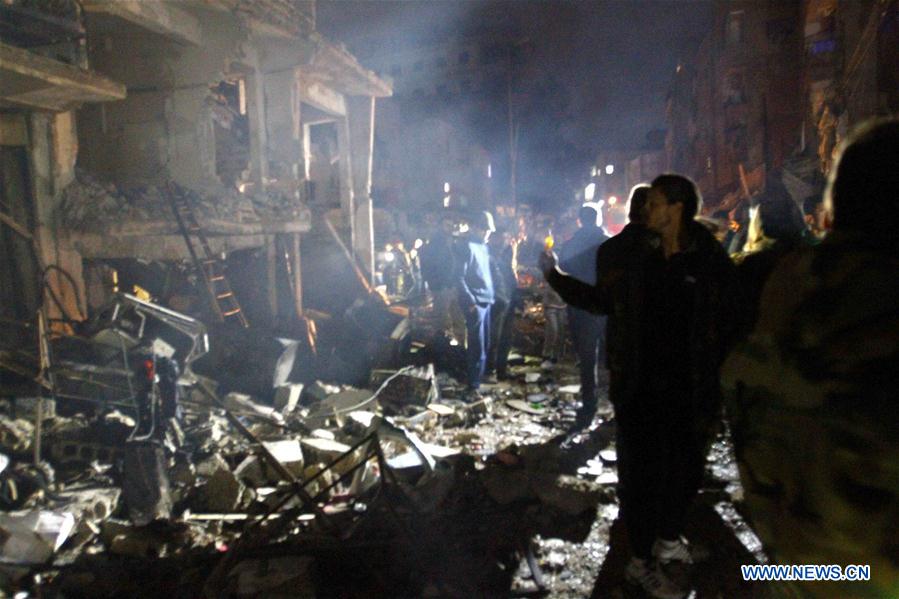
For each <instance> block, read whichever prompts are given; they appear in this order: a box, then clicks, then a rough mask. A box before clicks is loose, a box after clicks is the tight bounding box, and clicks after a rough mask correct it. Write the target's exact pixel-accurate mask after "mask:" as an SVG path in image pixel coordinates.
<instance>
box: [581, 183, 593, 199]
mask: <svg viewBox="0 0 899 599" xmlns="http://www.w3.org/2000/svg"><path fill="white" fill-rule="evenodd" d="M594 195H596V183H588V184H587V187H585V188H584V199H585V200H586V201H588V202H592V201H593V196H594Z"/></svg>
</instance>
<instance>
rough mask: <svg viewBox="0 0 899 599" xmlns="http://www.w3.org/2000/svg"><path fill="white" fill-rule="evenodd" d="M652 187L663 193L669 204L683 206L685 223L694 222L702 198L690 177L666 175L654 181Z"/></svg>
mask: <svg viewBox="0 0 899 599" xmlns="http://www.w3.org/2000/svg"><path fill="white" fill-rule="evenodd" d="M652 187H653V189H658V190H659V191H661V192H662V194H663V195H664V196H665V199H667V200H668V203H669V204H683V206H684V210H683V220H684V222H689V221H691V220H693V219H694V218H695V217H696V215H697V214H698V213H699V208H700V207H701V206H702V197H701V196H700V195H699V190H698V189H697V188H696V184H695V183H693V181H692V180H690V178H689V177H685V176H683V175H675V174H673V173H665V174H663V175H659V176H658V177H656V178H655V179H653V180H652Z"/></svg>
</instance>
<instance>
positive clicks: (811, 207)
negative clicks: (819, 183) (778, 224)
mask: <svg viewBox="0 0 899 599" xmlns="http://www.w3.org/2000/svg"><path fill="white" fill-rule="evenodd" d="M823 203H824V198H822V197H821V196H819V195H812V196H809V197H807V198H805V199H804V200H802V213H803V214H807V215H809V216H814V215H815V210H817V209H818V206H820V205H821V204H823Z"/></svg>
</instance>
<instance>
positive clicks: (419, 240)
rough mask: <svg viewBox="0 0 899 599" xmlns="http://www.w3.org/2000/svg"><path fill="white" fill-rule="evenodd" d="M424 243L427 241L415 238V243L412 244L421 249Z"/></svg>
mask: <svg viewBox="0 0 899 599" xmlns="http://www.w3.org/2000/svg"><path fill="white" fill-rule="evenodd" d="M424 244H425V242H424V241H422V240H421V239H416V240H415V243H413V244H412V247H414V248H415V249H416V250H417V249H419V248H420V247H421V246H423V245H424Z"/></svg>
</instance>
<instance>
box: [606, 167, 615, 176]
mask: <svg viewBox="0 0 899 599" xmlns="http://www.w3.org/2000/svg"><path fill="white" fill-rule="evenodd" d="M614 172H615V166H614V165H612V164H607V165H606V174H607V175H611V174H612V173H614Z"/></svg>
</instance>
